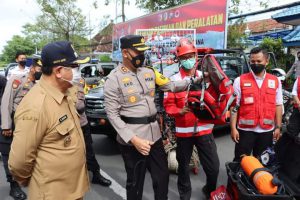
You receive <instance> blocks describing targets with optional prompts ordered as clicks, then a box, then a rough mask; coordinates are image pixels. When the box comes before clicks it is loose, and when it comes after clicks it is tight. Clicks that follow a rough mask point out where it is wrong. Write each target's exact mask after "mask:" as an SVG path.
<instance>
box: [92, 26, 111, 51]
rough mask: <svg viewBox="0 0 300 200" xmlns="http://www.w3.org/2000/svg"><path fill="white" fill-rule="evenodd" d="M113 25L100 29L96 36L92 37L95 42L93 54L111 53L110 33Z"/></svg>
mask: <svg viewBox="0 0 300 200" xmlns="http://www.w3.org/2000/svg"><path fill="white" fill-rule="evenodd" d="M113 25H114V24H113V23H112V22H111V23H110V24H108V25H107V26H106V27H105V28H104V29H102V30H101V31H100V32H99V33H98V34H97V35H95V36H94V38H93V40H94V41H96V44H97V46H96V48H95V49H93V50H94V51H95V52H111V51H112V32H113Z"/></svg>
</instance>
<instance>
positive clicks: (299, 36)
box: [282, 26, 300, 46]
mask: <svg viewBox="0 0 300 200" xmlns="http://www.w3.org/2000/svg"><path fill="white" fill-rule="evenodd" d="M282 39H283V43H284V45H285V46H300V26H297V27H296V28H295V29H294V30H293V31H292V32H291V33H290V34H288V35H287V36H285V37H284V38H282Z"/></svg>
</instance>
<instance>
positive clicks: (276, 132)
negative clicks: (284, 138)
mask: <svg viewBox="0 0 300 200" xmlns="http://www.w3.org/2000/svg"><path fill="white" fill-rule="evenodd" d="M280 136H281V134H280V129H279V128H275V130H274V134H273V139H274V140H276V141H278V140H279V138H280Z"/></svg>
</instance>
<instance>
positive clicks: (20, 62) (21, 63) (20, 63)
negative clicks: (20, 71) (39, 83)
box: [18, 60, 26, 67]
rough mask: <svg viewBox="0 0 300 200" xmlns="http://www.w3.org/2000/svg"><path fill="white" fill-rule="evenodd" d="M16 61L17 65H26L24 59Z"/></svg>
mask: <svg viewBox="0 0 300 200" xmlns="http://www.w3.org/2000/svg"><path fill="white" fill-rule="evenodd" d="M18 63H19V65H21V66H22V67H24V66H25V65H26V60H21V61H19V62H18Z"/></svg>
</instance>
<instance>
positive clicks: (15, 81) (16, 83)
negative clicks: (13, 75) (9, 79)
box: [12, 79, 21, 89]
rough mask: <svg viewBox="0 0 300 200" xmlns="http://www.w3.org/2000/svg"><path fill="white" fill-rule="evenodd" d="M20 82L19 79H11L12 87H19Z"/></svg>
mask: <svg viewBox="0 0 300 200" xmlns="http://www.w3.org/2000/svg"><path fill="white" fill-rule="evenodd" d="M20 84H21V81H20V80H17V79H15V80H14V81H13V84H12V88H13V89H17V88H18V87H19V85H20Z"/></svg>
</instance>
